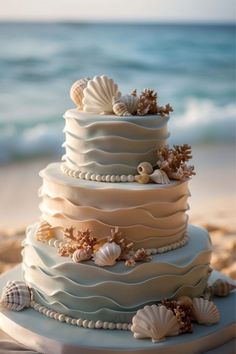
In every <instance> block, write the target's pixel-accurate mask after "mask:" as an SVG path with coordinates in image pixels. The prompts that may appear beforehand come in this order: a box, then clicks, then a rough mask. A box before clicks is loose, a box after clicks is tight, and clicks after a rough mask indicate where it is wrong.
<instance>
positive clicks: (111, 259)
mask: <svg viewBox="0 0 236 354" xmlns="http://www.w3.org/2000/svg"><path fill="white" fill-rule="evenodd" d="M120 254H121V248H120V246H119V245H117V244H116V243H115V242H110V243H109V242H107V243H105V244H104V245H103V246H102V247H100V248H99V250H98V251H97V252H96V253H95V254H94V257H93V259H94V262H95V264H97V265H99V266H101V267H104V266H112V265H114V264H115V263H116V260H117V258H119V256H120Z"/></svg>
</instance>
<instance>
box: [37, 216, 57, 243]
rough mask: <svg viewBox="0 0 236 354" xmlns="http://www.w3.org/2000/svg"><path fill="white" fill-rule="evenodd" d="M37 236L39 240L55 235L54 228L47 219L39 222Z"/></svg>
mask: <svg viewBox="0 0 236 354" xmlns="http://www.w3.org/2000/svg"><path fill="white" fill-rule="evenodd" d="M35 236H36V239H37V240H38V241H47V240H50V239H51V238H53V237H54V234H53V228H52V227H51V225H50V224H49V223H48V222H47V221H45V220H42V221H41V222H40V224H39V227H38V229H37V231H36V234H35Z"/></svg>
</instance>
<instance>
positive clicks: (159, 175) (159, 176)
mask: <svg viewBox="0 0 236 354" xmlns="http://www.w3.org/2000/svg"><path fill="white" fill-rule="evenodd" d="M149 176H150V178H151V180H152V181H153V182H155V183H159V184H170V180H169V177H168V176H167V174H166V172H165V171H163V170H159V169H158V170H155V171H154V172H153V173H152V174H151V175H149Z"/></svg>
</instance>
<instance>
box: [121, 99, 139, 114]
mask: <svg viewBox="0 0 236 354" xmlns="http://www.w3.org/2000/svg"><path fill="white" fill-rule="evenodd" d="M120 99H121V101H122V102H124V103H125V105H126V108H127V110H128V112H130V113H131V114H134V113H136V112H137V107H138V97H136V96H133V95H124V96H121V98H120Z"/></svg>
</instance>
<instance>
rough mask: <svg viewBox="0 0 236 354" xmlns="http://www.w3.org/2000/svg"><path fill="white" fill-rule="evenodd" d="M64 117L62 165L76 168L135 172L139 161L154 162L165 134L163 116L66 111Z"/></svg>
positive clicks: (121, 172)
mask: <svg viewBox="0 0 236 354" xmlns="http://www.w3.org/2000/svg"><path fill="white" fill-rule="evenodd" d="M64 118H65V121H66V123H65V129H64V133H65V137H66V138H65V143H64V144H63V146H64V147H65V149H66V154H65V156H66V159H65V161H66V165H67V167H68V168H70V169H73V170H78V171H84V172H90V173H96V174H104V175H108V174H111V175H114V174H116V175H122V174H125V175H129V174H135V173H136V168H137V165H138V164H139V163H140V162H142V161H149V162H150V163H152V164H155V163H156V159H157V156H156V151H157V150H158V149H159V148H160V147H162V146H163V145H165V144H166V140H167V138H168V136H169V133H168V130H167V122H168V119H167V118H165V117H159V116H149V117H145V118H143V117H142V118H141V117H125V119H124V118H122V117H117V116H114V115H111V116H101V115H91V114H85V115H84V113H83V112H79V111H77V110H69V111H67V112H66V113H65V116H64ZM126 118H127V119H126Z"/></svg>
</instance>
